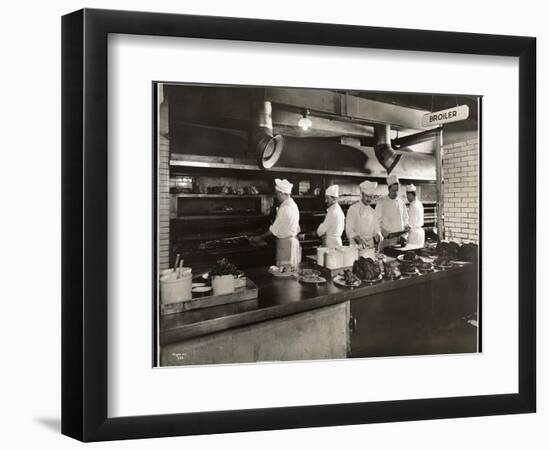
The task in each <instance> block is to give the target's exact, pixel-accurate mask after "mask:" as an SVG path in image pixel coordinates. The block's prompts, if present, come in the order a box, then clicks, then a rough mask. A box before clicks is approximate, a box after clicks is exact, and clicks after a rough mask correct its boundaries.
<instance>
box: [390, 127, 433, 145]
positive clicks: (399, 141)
mask: <svg viewBox="0 0 550 450" xmlns="http://www.w3.org/2000/svg"><path fill="white" fill-rule="evenodd" d="M434 139H439V128H435V129H433V130H426V131H421V132H420V133H415V134H410V135H408V136H403V137H400V138H395V139H392V140H391V144H392V148H393V149H394V150H399V149H401V148H402V147H408V146H411V145H415V144H420V143H422V142H427V141H432V140H434Z"/></svg>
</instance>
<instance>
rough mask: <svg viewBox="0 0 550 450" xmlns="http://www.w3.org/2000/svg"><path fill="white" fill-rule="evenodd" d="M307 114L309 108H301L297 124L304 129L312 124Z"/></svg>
mask: <svg viewBox="0 0 550 450" xmlns="http://www.w3.org/2000/svg"><path fill="white" fill-rule="evenodd" d="M308 115H309V109H304V110H302V117H301V118H300V120H299V121H298V126H299V127H300V128H301V129H302V130H304V131H307V130H309V129H310V128H311V126H312V125H313V124H312V123H311V119H310V118H309V117H308Z"/></svg>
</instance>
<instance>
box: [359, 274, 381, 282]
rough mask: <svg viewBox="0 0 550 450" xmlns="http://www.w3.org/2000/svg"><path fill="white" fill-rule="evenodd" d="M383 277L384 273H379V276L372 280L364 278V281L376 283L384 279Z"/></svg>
mask: <svg viewBox="0 0 550 450" xmlns="http://www.w3.org/2000/svg"><path fill="white" fill-rule="evenodd" d="M382 279H383V277H382V274H380V275H378V277H376V278H374V279H372V280H362V281H363V283H368V284H376V283H380V282H381V281H382Z"/></svg>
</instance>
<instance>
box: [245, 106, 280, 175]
mask: <svg viewBox="0 0 550 450" xmlns="http://www.w3.org/2000/svg"><path fill="white" fill-rule="evenodd" d="M271 114H272V108H271V102H269V101H265V100H264V99H263V98H259V99H258V98H253V99H252V101H251V115H250V117H251V129H250V135H249V146H250V150H251V152H252V153H253V154H255V155H257V159H258V165H259V166H260V167H261V168H262V169H270V168H271V167H273V166H274V165H275V164H276V163H277V161H278V160H279V158H280V156H281V153H282V151H283V145H284V139H283V136H281V135H280V134H279V135H277V136H273V121H272V118H271V117H272V115H271Z"/></svg>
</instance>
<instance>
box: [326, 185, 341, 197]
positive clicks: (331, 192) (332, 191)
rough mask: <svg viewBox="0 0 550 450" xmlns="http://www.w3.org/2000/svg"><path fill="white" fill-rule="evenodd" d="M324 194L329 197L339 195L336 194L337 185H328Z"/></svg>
mask: <svg viewBox="0 0 550 450" xmlns="http://www.w3.org/2000/svg"><path fill="white" fill-rule="evenodd" d="M325 195H330V196H331V197H339V195H338V185H337V184H333V185H332V186H329V187H328V188H327V190H326V191H325Z"/></svg>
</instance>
